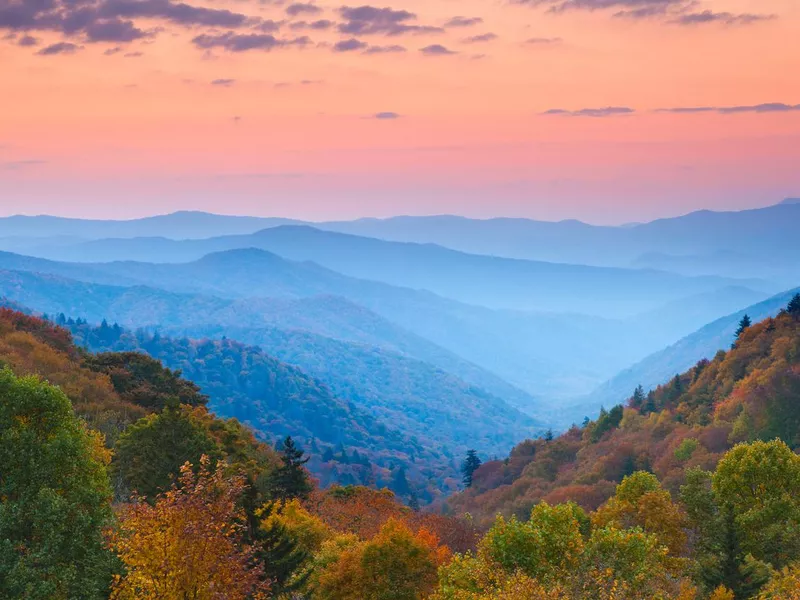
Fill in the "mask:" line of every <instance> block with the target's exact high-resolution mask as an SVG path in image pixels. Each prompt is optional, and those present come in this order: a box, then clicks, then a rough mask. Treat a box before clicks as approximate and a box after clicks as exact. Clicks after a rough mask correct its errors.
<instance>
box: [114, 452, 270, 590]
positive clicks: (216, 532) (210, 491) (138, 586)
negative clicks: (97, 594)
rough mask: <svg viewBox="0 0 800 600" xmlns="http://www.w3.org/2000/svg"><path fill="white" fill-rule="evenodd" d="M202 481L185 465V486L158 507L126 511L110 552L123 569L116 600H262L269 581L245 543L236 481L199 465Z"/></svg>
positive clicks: (159, 501)
mask: <svg viewBox="0 0 800 600" xmlns="http://www.w3.org/2000/svg"><path fill="white" fill-rule="evenodd" d="M200 462H201V466H200V469H199V471H198V473H197V474H195V473H194V472H193V470H192V466H191V465H190V464H189V463H187V464H185V465H184V466H183V468H182V469H181V477H180V482H179V483H180V486H173V487H172V489H170V490H169V491H167V492H165V493H164V494H162V495H160V496H159V497H158V498H157V499H156V502H155V504H153V505H151V504H148V503H147V502H144V501H140V502H138V503H136V504H133V505H131V506H128V507H127V508H125V509H124V510H123V511H122V513H121V515H120V524H119V529H118V530H117V531H115V532H114V533H113V534H112V539H111V545H112V547H113V549H114V550H115V551H116V552H117V554H118V555H119V557H120V560H121V561H122V563H123V565H124V567H125V575H124V576H121V577H118V578H117V579H116V580H115V582H114V585H113V590H112V595H111V598H112V600H184V599H186V598H192V599H193V600H223V599H224V600H246V599H247V600H261V599H264V598H267V597H268V594H269V582H268V581H265V580H264V578H263V577H262V573H261V571H260V569H259V568H258V567H256V566H255V562H254V560H253V550H252V548H250V547H248V546H246V545H244V544H242V533H243V526H242V517H243V515H242V514H241V513H240V510H239V509H238V508H237V501H238V499H239V497H240V495H241V494H242V492H243V489H244V483H243V480H242V479H241V478H239V477H225V476H224V474H223V469H221V468H218V469H216V470H215V471H214V472H213V473H212V472H210V470H209V465H208V463H209V461H208V458H207V457H205V456H204V457H203V458H202V459H201V461H200Z"/></svg>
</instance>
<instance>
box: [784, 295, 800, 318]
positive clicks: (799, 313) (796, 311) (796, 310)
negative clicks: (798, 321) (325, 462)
mask: <svg viewBox="0 0 800 600" xmlns="http://www.w3.org/2000/svg"><path fill="white" fill-rule="evenodd" d="M786 312H788V313H789V314H790V315H792V316H793V317H795V318H797V317H800V294H795V295H794V296H793V297H792V299H791V300H790V301H789V306H787V307H786Z"/></svg>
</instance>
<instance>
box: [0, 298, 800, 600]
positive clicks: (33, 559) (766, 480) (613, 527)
mask: <svg viewBox="0 0 800 600" xmlns="http://www.w3.org/2000/svg"><path fill="white" fill-rule="evenodd" d="M56 320H59V319H56ZM749 321H750V320H749V318H748V319H742V322H741V324H740V325H741V326H740V328H739V331H738V332H737V333H738V335H737V339H736V341H735V343H734V344H733V347H732V348H731V349H730V350H728V351H720V352H719V353H718V354H717V355H716V356H715V357H714V358H713V360H710V361H701V362H700V363H698V364H697V365H696V366H695V367H694V368H692V369H691V370H689V371H688V372H686V373H683V374H680V375H677V376H676V377H675V378H674V379H673V380H672V381H671V382H670V383H669V384H667V385H663V386H661V387H659V388H657V389H655V390H653V391H652V392H649V393H645V391H644V390H643V389H641V388H637V389H636V390H635V391H634V393H633V395H632V397H631V398H630V399H629V400H628V401H627V402H626V403H625V405H620V406H615V407H613V408H611V409H610V410H607V411H606V410H603V411H602V412H601V414H600V416H599V417H598V418H597V419H595V420H588V419H587V420H586V421H585V422H584V423H582V424H581V425H575V426H573V427H572V428H571V429H569V430H568V431H567V432H565V433H564V434H562V435H559V436H556V435H553V434H552V433H551V432H547V433H546V434H544V435H542V436H541V437H540V438H537V439H532V440H528V441H525V442H523V443H522V444H520V445H519V446H517V447H516V448H515V449H514V450H513V451H512V452H511V454H510V455H509V457H508V458H507V459H505V460H496V461H487V462H483V463H482V462H481V459H480V458H479V457H478V455H477V453H476V452H474V451H471V452H469V453H467V454H466V460H465V461H464V464H463V469H462V471H463V486H464V488H465V489H464V491H462V492H460V493H457V494H455V495H453V496H451V497H449V498H447V499H442V500H438V501H436V502H434V503H433V505H432V506H430V507H427V508H425V509H421V508H420V503H419V499H418V498H416V497H415V496H414V495H413V494H411V495H408V496H407V497H406V498H402V499H401V498H399V497H398V496H397V495H396V494H395V493H394V492H392V491H391V490H389V489H385V487H384V488H383V489H377V488H379V487H382V486H378V485H374V486H373V487H366V486H358V485H344V486H342V485H330V486H324V485H321V484H320V482H319V480H317V479H315V478H313V477H312V476H311V475H310V473H309V471H308V469H307V463H308V461H309V458H310V457H309V456H308V454H307V451H308V450H310V449H309V448H305V447H304V446H303V445H302V444H299V443H298V442H296V441H295V439H293V437H292V435H291V432H288V433H286V435H285V436H284V435H282V436H281V437H280V438H278V439H274V440H273V442H272V443H270V444H267V443H265V442H264V441H262V440H260V439H259V438H258V437H257V436H256V435H254V433H253V431H252V430H251V429H250V428H249V427H248V426H246V425H243V424H242V423H241V422H240V421H238V420H235V419H222V418H219V417H217V416H215V414H214V413H213V412H211V411H210V410H209V408H208V404H209V398H208V396H207V395H206V394H205V393H203V391H202V390H201V388H200V387H198V386H197V385H196V384H195V383H192V382H190V381H188V380H187V379H184V378H183V377H182V376H181V373H180V372H179V371H176V370H171V369H170V368H168V367H165V366H163V365H162V363H161V362H159V361H158V360H155V359H153V358H152V357H149V356H147V355H146V354H144V353H142V352H131V351H129V350H126V351H124V352H110V351H109V352H101V353H99V354H92V353H90V352H88V351H87V350H86V349H85V348H83V345H86V344H89V345H91V344H90V340H89V339H88V337H91V336H97V335H109V336H117V337H118V338H119V337H121V334H120V332H117V333H114V328H113V326H108V325H105V326H101V328H99V329H97V328H86V327H84V328H81V325H82V323H73V324H72V325H73V328H74V329H75V330H76V335H75V338H73V334H72V333H71V332H70V331H69V330H68V329H66V328H65V327H61V326H59V325H56V324H54V323H53V322H51V321H49V320H45V319H43V318H39V317H34V316H30V315H26V314H24V313H22V312H19V311H17V310H14V309H13V308H5V309H2V312H1V313H0V361H2V371H0V397H2V399H3V402H2V403H0V464H2V465H3V471H2V476H0V499H2V502H0V596H2V597H4V598H26V599H31V600H39V599H41V600H45V599H48V600H49V599H56V600H60V599H64V600H67V599H72V598H87V599H95V598H96V599H101V598H115V599H148V600H149V599H165V600H166V599H169V600H172V599H175V600H179V599H186V598H196V599H209V600H210V599H217V598H225V599H231V600H237V599H243V600H244V599H248V598H253V599H256V598H285V599H290V598H296V599H298V598H308V599H312V598H318V599H327V600H337V599H338V600H356V599H375V600H384V599H386V600H390V599H391V600H405V599H409V600H413V599H423V598H430V599H435V600H446V599H452V600H482V599H486V600H488V599H501V600H502V599H505V600H517V599H519V600H577V599H581V598H592V599H600V600H606V599H607V600H611V599H617V600H622V599H625V600H627V599H631V600H634V599H644V598H657V599H661V600H667V599H670V600H672V599H674V600H679V599H680V600H690V599H695V600H706V599H708V600H739V599H747V598H757V599H792V598H799V597H800V456H798V455H797V453H796V450H797V449H798V447H800V434H798V432H800V405H798V403H797V398H798V397H799V396H800V295H798V296H795V297H794V298H793V299H792V300H791V302H790V303H789V304H788V306H787V307H786V308H785V309H784V310H782V311H781V312H780V314H778V315H777V316H776V317H774V318H769V319H766V320H764V321H761V322H759V323H755V324H753V323H750V322H749ZM65 325H67V324H66V323H65ZM106 330H109V331H111V333H107V332H106ZM118 334H119V335H118ZM87 336H88V337H87ZM78 340H80V343H79V344H76V341H78ZM157 341H158V340H156V342H157ZM148 343H153V340H152V338H150V339H149V340H148ZM192 351H198V352H201V353H202V350H198V349H193V350H192ZM217 358H220V357H217ZM221 360H223V361H224V360H229V359H228V358H224V354H223V356H222V357H221ZM289 412H291V411H289ZM285 427H287V428H290V427H291V421H287V422H286V423H285Z"/></svg>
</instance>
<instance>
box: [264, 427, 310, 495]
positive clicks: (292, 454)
mask: <svg viewBox="0 0 800 600" xmlns="http://www.w3.org/2000/svg"><path fill="white" fill-rule="evenodd" d="M280 453H281V461H282V463H283V464H282V465H281V466H280V467H278V468H277V469H276V471H275V474H274V475H273V478H272V497H273V498H274V499H276V500H284V501H285V500H291V499H293V498H299V499H301V500H305V499H306V498H308V495H309V494H310V493H311V491H312V489H313V486H312V485H311V480H310V478H309V476H308V471H306V468H305V464H306V463H307V462H308V460H309V457H305V458H303V454H304V453H303V451H302V450H301V449H300V448H299V447H297V446H296V445H295V443H294V440H293V439H292V436H286V439H285V440H283V444H281V448H280Z"/></svg>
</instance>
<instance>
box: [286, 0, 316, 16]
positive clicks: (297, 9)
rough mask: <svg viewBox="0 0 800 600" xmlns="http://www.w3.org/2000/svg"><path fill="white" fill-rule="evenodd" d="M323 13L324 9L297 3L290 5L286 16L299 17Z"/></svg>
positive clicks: (309, 4)
mask: <svg viewBox="0 0 800 600" xmlns="http://www.w3.org/2000/svg"><path fill="white" fill-rule="evenodd" d="M321 12H322V9H321V8H320V7H319V6H317V5H315V4H311V3H310V2H309V3H303V2H295V3H294V4H290V5H289V6H287V7H286V14H287V15H289V16H290V17H296V16H297V15H302V14H306V15H316V14H319V13H321Z"/></svg>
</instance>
